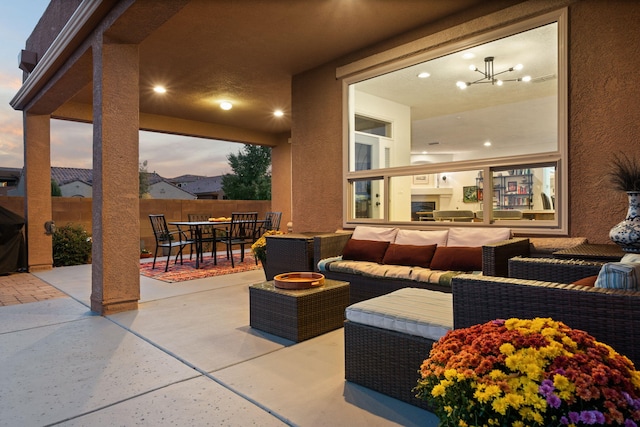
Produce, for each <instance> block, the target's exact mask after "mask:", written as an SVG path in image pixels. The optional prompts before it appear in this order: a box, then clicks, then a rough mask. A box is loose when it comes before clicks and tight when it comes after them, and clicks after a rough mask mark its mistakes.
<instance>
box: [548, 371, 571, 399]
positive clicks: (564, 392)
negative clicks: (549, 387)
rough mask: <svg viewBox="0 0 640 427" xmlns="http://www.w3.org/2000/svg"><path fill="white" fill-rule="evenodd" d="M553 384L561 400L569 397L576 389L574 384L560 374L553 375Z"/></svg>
mask: <svg viewBox="0 0 640 427" xmlns="http://www.w3.org/2000/svg"><path fill="white" fill-rule="evenodd" d="M553 385H554V386H555V388H557V389H558V397H560V399H562V400H568V399H570V398H571V397H572V396H573V393H574V392H575V390H576V385H575V384H574V383H572V382H571V381H569V379H568V378H567V377H565V376H564V375H560V374H555V375H554V376H553Z"/></svg>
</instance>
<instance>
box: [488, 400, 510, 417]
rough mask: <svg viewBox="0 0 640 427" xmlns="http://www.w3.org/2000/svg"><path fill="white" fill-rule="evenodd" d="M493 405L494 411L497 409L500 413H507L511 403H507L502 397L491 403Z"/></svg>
mask: <svg viewBox="0 0 640 427" xmlns="http://www.w3.org/2000/svg"><path fill="white" fill-rule="evenodd" d="M491 407H492V408H493V410H494V411H496V412H497V413H499V414H500V415H506V414H507V409H508V407H509V405H508V404H507V401H506V400H505V399H504V398H502V397H501V398H498V399H496V400H494V401H493V403H492V404H491Z"/></svg>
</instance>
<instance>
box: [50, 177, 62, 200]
mask: <svg viewBox="0 0 640 427" xmlns="http://www.w3.org/2000/svg"><path fill="white" fill-rule="evenodd" d="M51 196H53V197H61V196H62V190H60V186H59V185H58V183H57V182H56V181H55V180H53V179H52V180H51Z"/></svg>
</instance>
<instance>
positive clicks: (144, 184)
mask: <svg viewBox="0 0 640 427" xmlns="http://www.w3.org/2000/svg"><path fill="white" fill-rule="evenodd" d="M139 170H140V173H139V174H138V179H139V181H140V187H139V188H138V197H140V198H141V199H142V196H143V195H145V194H147V193H148V192H149V173H148V172H147V161H146V160H145V161H144V162H142V163H140V169H139Z"/></svg>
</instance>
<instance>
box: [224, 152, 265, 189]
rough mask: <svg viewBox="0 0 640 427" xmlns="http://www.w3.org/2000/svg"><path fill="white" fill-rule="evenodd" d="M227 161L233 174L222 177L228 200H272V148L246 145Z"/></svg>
mask: <svg viewBox="0 0 640 427" xmlns="http://www.w3.org/2000/svg"><path fill="white" fill-rule="evenodd" d="M227 160H229V166H231V169H232V170H233V173H231V174H225V175H223V176H222V190H223V191H224V194H225V196H226V197H227V198H228V199H232V200H270V199H271V148H269V147H262V146H258V145H250V144H245V145H244V147H243V148H242V149H241V150H240V152H238V154H229V155H228V156H227Z"/></svg>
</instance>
